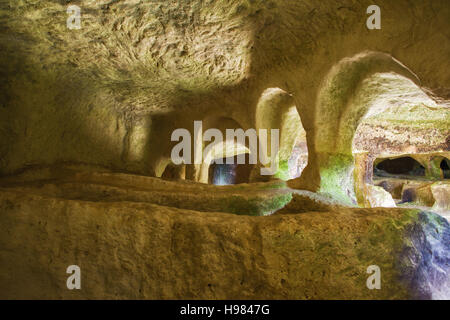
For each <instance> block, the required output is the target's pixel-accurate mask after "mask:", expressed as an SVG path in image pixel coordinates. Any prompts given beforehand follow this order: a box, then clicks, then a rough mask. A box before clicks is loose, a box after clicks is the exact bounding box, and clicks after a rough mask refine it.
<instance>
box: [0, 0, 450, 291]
mask: <svg viewBox="0 0 450 320" xmlns="http://www.w3.org/2000/svg"><path fill="white" fill-rule="evenodd" d="M72 2H73V3H78V4H79V5H80V7H81V9H82V11H81V17H82V21H81V23H82V27H81V29H80V30H69V29H68V28H67V26H66V20H67V17H68V15H67V12H66V9H67V6H68V4H69V3H68V2H67V1H65V0H40V1H35V0H21V1H1V2H0V30H1V32H0V229H1V230H0V288H1V289H0V297H3V298H93V299H95V298H185V299H188V298H224V299H225V298H236V299H237V298H254V299H256V298H269V299H271V298H273V299H276V298H290V299H312V298H323V299H331V298H361V299H366V298H369V299H371V298H375V299H376V298H388V299H394V298H424V299H429V298H433V299H439V298H449V297H450V296H449V290H448V286H449V256H448V255H449V250H450V249H449V244H450V241H449V235H448V234H449V225H448V222H447V220H446V219H444V218H442V216H444V217H447V218H449V216H450V214H449V212H450V211H449V210H450V207H449V199H450V196H449V188H448V180H447V182H446V181H445V179H448V178H449V175H450V169H449V157H450V103H449V100H450V81H449V70H450V59H448V58H449V57H450V42H449V41H448V39H449V38H450V34H449V32H450V19H448V17H449V16H450V6H449V5H448V0H434V1H425V0H423V1H409V0H396V1H392V0H378V1H377V4H378V5H379V6H380V7H381V8H382V29H381V30H368V29H367V27H366V19H367V14H366V10H367V7H368V6H369V5H371V4H373V3H372V2H373V1H371V0H367V1H366V0H361V1H353V0H342V1H339V3H338V2H329V1H317V0H314V1H313V0H298V1H291V0H276V1H270V0H254V1H248V0H215V1H209V0H192V1H175V0H155V1H136V0H121V1H115V0H114V1H110V0H95V1H94V0H87V1H70V3H72ZM194 121H202V123H203V129H204V130H207V129H212V128H216V129H217V130H219V131H220V132H221V133H222V134H223V133H224V132H225V131H226V129H238V128H239V129H243V130H248V129H255V130H260V129H263V130H271V129H279V130H280V131H279V134H280V149H279V150H278V152H277V154H276V157H277V159H278V160H279V161H278V164H279V166H278V168H277V170H276V172H275V174H274V175H273V176H263V175H261V174H260V172H261V169H264V168H265V167H267V166H268V164H266V163H262V161H261V160H262V159H259V160H258V163H257V164H254V167H252V168H246V170H245V175H246V176H247V175H248V179H247V177H246V179H243V180H242V181H244V180H245V182H247V180H248V181H249V182H250V183H244V184H240V185H232V186H213V185H211V184H208V183H211V182H213V181H215V180H214V170H215V167H214V166H211V161H212V160H214V159H215V158H216V157H217V154H220V152H217V151H218V150H222V151H223V150H225V151H226V152H225V153H226V154H222V156H221V158H226V157H235V156H237V155H240V154H244V153H245V154H247V153H248V152H249V148H248V146H247V145H240V146H238V148H237V149H239V150H237V149H236V150H235V149H234V148H231V147H230V141H224V142H223V144H221V145H219V146H218V147H217V150H213V151H212V152H210V153H208V154H207V155H206V158H207V160H208V161H205V163H202V164H183V165H175V164H174V163H173V161H172V159H171V151H172V149H173V147H174V145H175V142H174V141H172V140H171V135H172V133H173V132H174V130H176V129H180V128H185V129H187V131H188V132H189V133H190V134H192V135H193V133H194V128H195V127H194ZM258 138H261V136H258ZM269 140H270V139H269ZM270 143H271V142H270ZM204 146H205V144H204V143H203V142H202V141H200V142H199V141H194V142H193V148H194V149H195V147H197V148H201V147H204ZM233 147H234V146H233ZM265 156H266V157H268V155H265ZM399 157H411V158H412V159H414V161H417V163H418V165H417V166H416V167H415V169H417V170H419V171H420V174H421V176H420V178H417V177H413V178H411V175H410V173H417V170H406V171H405V173H408V174H409V175H408V174H407V176H406V177H404V176H395V174H394V175H389V173H388V175H384V176H383V175H381V176H376V175H377V173H379V171H376V170H374V165H375V167H376V165H377V164H378V163H379V161H383V160H386V159H391V158H399ZM226 169H230V168H229V167H228V168H226ZM241 169H242V168H241ZM233 170H235V171H233ZM219 171H220V170H219ZM422 171H423V172H422ZM211 172H213V173H212V174H211ZM236 172H238V169H237V168H233V169H231V173H230V175H229V176H233V175H235V173H236ZM422 173H423V175H422ZM383 174H385V173H383ZM219 176H220V174H219ZM220 177H222V176H220ZM160 178H162V179H160ZM218 181H219V182H220V184H222V182H223V181H221V180H220V179H218ZM229 181H232V182H233V181H234V182H236V181H239V182H242V181H241V180H238V179H235V180H233V179H230V180H227V181H226V182H229ZM391 198H392V199H391ZM394 205H397V206H398V208H369V207H378V206H392V207H393V206H394ZM358 206H359V207H358ZM414 207H416V209H413V208H414ZM417 208H418V209H417ZM427 210H432V211H434V212H438V213H439V214H441V215H442V216H438V215H436V214H435V213H429V212H428V211H427ZM272 213H274V214H273V215H270V214H272ZM71 264H79V265H80V267H81V269H82V277H83V278H82V279H83V280H82V281H83V282H82V283H83V284H82V286H83V290H81V291H69V290H67V288H66V286H65V285H66V277H67V274H66V273H65V271H66V268H67V266H68V265H71ZM370 265H378V266H379V267H380V268H381V272H382V289H381V290H369V289H367V287H366V279H367V277H368V274H367V273H366V270H367V267H368V266H370Z"/></svg>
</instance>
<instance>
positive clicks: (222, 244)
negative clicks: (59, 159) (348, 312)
mask: <svg viewBox="0 0 450 320" xmlns="http://www.w3.org/2000/svg"><path fill="white" fill-rule="evenodd" d="M83 174H84V177H86V176H89V174H87V173H82V174H78V175H76V176H75V178H77V179H82V177H83ZM47 177H48V176H47ZM100 178H101V179H100ZM84 179H85V178H83V180H84ZM130 183H131V184H132V185H133V186H134V187H133V189H134V188H137V189H139V190H140V194H139V197H138V196H137V195H136V191H131V190H130V189H131V188H130V187H129V186H127V184H130ZM2 185H3V187H2V188H1V190H0V210H1V215H0V220H1V221H0V222H1V223H0V229H1V230H0V231H1V232H0V247H1V248H2V250H1V268H2V272H1V276H0V286H1V288H2V290H1V291H0V297H2V298H39V299H42V298H50V299H57V298H58V299H59V298H66V299H73V298H89V299H92V298H94V299H98V298H108V299H110V298H119V299H125V298H139V299H141V298H146V299H156V298H158V299H181V298H183V299H211V298H214V299H261V298H264V299H282V298H284V299H357V298H359V299H405V298H436V299H438V298H446V297H447V298H448V289H449V273H450V260H449V259H450V257H449V244H450V242H449V238H448V237H449V234H450V233H449V232H450V225H449V223H448V222H447V220H445V219H444V218H442V217H439V216H438V215H436V214H433V213H427V212H420V211H418V210H406V209H389V210H387V209H356V208H355V209H351V208H344V207H339V206H338V205H336V204H333V203H332V202H330V201H329V200H326V199H315V200H316V201H313V200H314V196H313V195H308V193H304V194H303V195H300V196H299V197H300V198H303V199H305V198H309V205H310V207H309V208H307V207H305V205H304V203H305V200H303V204H302V202H298V201H297V202H293V203H292V204H290V205H289V206H288V207H286V210H285V211H284V212H280V213H277V214H275V215H273V216H269V217H250V216H246V215H235V214H229V213H223V211H222V213H221V212H213V211H214V210H212V208H213V207H212V206H213V204H214V203H220V202H221V197H222V196H223V195H224V194H227V193H229V192H232V191H233V190H234V192H235V193H237V192H239V191H238V190H235V187H221V188H219V187H214V186H204V185H201V184H193V183H187V184H185V185H184V188H185V190H186V191H188V190H189V189H191V190H196V193H198V194H200V193H202V194H203V197H204V199H205V202H206V203H209V204H210V205H209V207H208V212H200V211H198V209H200V207H199V206H197V205H195V207H198V209H195V210H189V209H187V206H190V205H191V204H194V203H195V198H194V199H187V198H184V199H183V202H182V203H179V202H178V201H179V200H180V193H179V191H178V192H177V191H175V190H171V187H170V185H167V183H166V182H164V181H161V180H156V179H151V178H145V179H143V178H142V177H139V176H131V175H127V176H125V177H123V176H119V177H115V178H112V176H111V175H107V174H103V175H97V181H96V183H95V184H92V185H91V186H90V188H89V192H86V190H83V189H82V190H78V188H76V189H77V192H74V191H73V187H72V186H71V185H70V184H69V183H68V182H65V183H60V184H58V185H57V187H56V186H55V182H54V181H52V180H48V179H46V180H41V182H37V183H33V184H32V185H30V183H27V184H25V185H24V182H23V178H22V181H16V182H15V183H13V182H12V181H11V179H10V180H9V181H7V182H4V183H3V184H2ZM125 187H126V189H127V190H129V194H128V195H127V197H126V198H124V197H121V196H119V195H117V194H116V195H115V196H114V199H111V197H110V196H111V193H112V190H114V189H116V190H120V189H123V188H125ZM180 187H181V186H180ZM205 188H206V189H207V191H208V192H207V193H204V192H203V191H204V190H205ZM212 189H217V190H215V191H214V194H215V195H216V196H214V197H213V198H209V197H208V196H206V194H212V192H213V190H212ZM266 189H267V188H266ZM287 191H288V190H285V192H287ZM155 192H157V194H158V197H154V193H155ZM161 194H164V196H163V197H161ZM159 198H165V204H164V205H162V204H161V202H160V200H159ZM300 198H299V199H300ZM313 203H315V205H314V204H313ZM320 203H322V204H320ZM204 205H206V204H204ZM314 206H315V207H314ZM180 208H181V209H180ZM204 208H205V207H204ZM216 208H217V210H216V211H221V210H219V207H217V206H216ZM306 208H307V211H308V212H304V213H297V212H302V209H306ZM246 209H247V207H246V206H244V207H242V208H237V207H236V208H233V210H237V211H236V212H235V213H244V211H241V210H246ZM330 209H331V210H330ZM289 212H290V213H289ZM72 264H76V265H78V266H80V268H81V270H82V290H74V291H70V290H67V288H66V279H67V274H66V272H65V271H66V268H67V266H68V265H72ZM370 265H378V266H379V267H380V268H381V271H382V289H381V290H369V289H368V288H367V287H366V279H367V277H368V274H367V273H366V270H367V267H368V266H370Z"/></svg>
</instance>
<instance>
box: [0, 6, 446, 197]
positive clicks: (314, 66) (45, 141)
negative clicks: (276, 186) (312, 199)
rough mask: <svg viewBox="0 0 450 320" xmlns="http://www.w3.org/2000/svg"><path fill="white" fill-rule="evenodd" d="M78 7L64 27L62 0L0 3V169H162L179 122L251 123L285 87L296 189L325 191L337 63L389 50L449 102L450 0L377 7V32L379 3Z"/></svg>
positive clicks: (186, 123)
mask: <svg viewBox="0 0 450 320" xmlns="http://www.w3.org/2000/svg"><path fill="white" fill-rule="evenodd" d="M70 3H71V4H77V5H80V6H81V8H82V29H81V30H68V29H67V28H66V19H67V14H66V8H67V5H68V3H67V2H66V1H48V0H44V1H38V2H36V1H26V0H23V1H2V2H1V4H0V13H1V14H0V27H1V30H2V33H1V36H0V37H1V38H0V46H1V53H0V67H1V70H2V71H1V72H2V77H1V78H2V81H1V83H0V85H1V92H2V93H1V96H0V102H1V106H2V108H1V109H0V132H1V134H2V139H1V143H0V150H1V152H0V163H1V165H0V170H1V173H2V174H9V173H11V172H14V171H16V170H18V169H20V168H22V167H24V166H26V165H30V164H43V163H53V162H61V161H67V162H85V163H89V164H96V165H101V166H106V167H110V168H115V169H118V170H128V171H135V172H140V173H144V174H154V171H155V166H156V164H157V163H158V161H159V159H160V158H161V157H166V156H167V153H168V152H169V151H170V144H168V140H169V137H170V136H169V133H170V132H171V130H170V129H171V128H172V127H173V126H177V127H188V126H189V125H190V124H191V123H192V121H193V120H200V119H202V118H204V117H206V116H210V115H222V116H223V115H228V116H231V117H232V118H233V119H235V120H238V121H239V122H240V123H241V124H242V125H243V126H253V125H254V124H253V121H254V120H253V119H254V113H255V110H256V104H257V101H258V99H259V97H260V96H261V94H262V92H263V91H264V90H265V89H266V88H271V87H278V88H281V89H283V90H285V91H286V92H288V93H290V94H292V95H293V97H294V99H295V105H296V106H297V108H298V111H299V113H300V116H301V118H302V122H303V123H304V125H305V129H306V131H307V139H308V147H309V148H310V159H311V161H310V162H309V163H310V165H309V166H308V168H307V169H306V170H305V173H304V179H303V181H301V183H299V184H298V185H299V186H303V187H308V188H309V189H317V188H318V186H319V184H320V175H319V174H318V169H317V168H315V167H314V166H315V164H316V163H317V155H316V151H315V149H316V148H317V145H316V144H317V143H316V141H315V139H316V129H315V128H316V123H317V121H316V120H317V119H316V117H317V115H316V112H315V109H316V108H317V101H316V98H317V96H318V92H319V88H320V87H321V84H322V82H323V80H324V79H325V77H326V75H327V74H328V73H329V72H330V70H331V69H332V67H333V66H334V65H335V64H337V63H338V62H339V61H341V60H342V59H343V58H345V57H351V56H354V55H356V54H358V53H360V52H363V51H364V50H373V51H379V52H385V53H388V54H391V55H392V56H393V57H395V58H396V59H398V60H399V61H400V62H401V63H403V64H404V65H406V66H407V67H408V68H409V69H410V70H412V71H413V72H414V73H415V74H416V75H417V76H418V78H419V79H420V83H421V84H422V85H423V86H425V87H427V88H430V89H431V90H432V91H433V92H434V93H436V94H437V95H439V96H441V97H444V98H448V96H449V87H450V84H449V83H450V81H449V75H448V72H447V71H446V70H448V69H449V64H450V62H449V60H448V56H449V53H450V44H449V42H448V41H447V39H448V32H450V31H449V30H450V28H449V19H448V16H449V15H450V14H449V10H450V8H449V6H448V4H447V1H446V0H437V1H432V2H430V1H414V2H411V1H406V0H404V1H401V0H400V1H388V0H385V1H381V0H379V1H375V3H376V4H378V5H379V6H380V7H381V9H382V29H381V30H374V31H370V30H368V29H367V28H366V25H365V22H366V18H367V15H366V14H365V12H366V8H367V7H368V6H369V5H371V4H373V3H374V1H357V2H356V1H351V0H347V1H320V2H318V1H294V2H293V1H282V0H280V1H251V2H250V1H246V0H228V1H227V0H221V1H200V0H198V1H181V2H180V1H149V2H140V1H114V2H110V1H71V2H70ZM350 76H351V75H350ZM182 113H183V114H189V117H180V114H182ZM166 141H167V142H166ZM42 150H45V152H42ZM305 182H307V183H305Z"/></svg>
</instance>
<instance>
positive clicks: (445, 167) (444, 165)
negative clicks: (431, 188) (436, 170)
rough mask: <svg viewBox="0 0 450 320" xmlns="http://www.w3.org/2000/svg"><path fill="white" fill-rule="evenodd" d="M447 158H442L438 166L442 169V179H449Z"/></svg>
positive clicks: (449, 170)
mask: <svg viewBox="0 0 450 320" xmlns="http://www.w3.org/2000/svg"><path fill="white" fill-rule="evenodd" d="M449 162H450V161H449V160H448V159H442V161H441V164H440V168H441V170H442V174H443V176H444V179H450V164H449Z"/></svg>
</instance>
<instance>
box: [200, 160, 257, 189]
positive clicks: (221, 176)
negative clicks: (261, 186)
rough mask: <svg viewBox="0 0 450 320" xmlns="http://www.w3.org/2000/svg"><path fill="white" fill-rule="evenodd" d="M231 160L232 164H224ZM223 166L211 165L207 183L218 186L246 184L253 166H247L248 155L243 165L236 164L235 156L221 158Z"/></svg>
mask: <svg viewBox="0 0 450 320" xmlns="http://www.w3.org/2000/svg"><path fill="white" fill-rule="evenodd" d="M227 159H230V160H231V159H232V160H233V164H226V162H227ZM222 162H223V164H217V163H212V164H211V166H210V167H209V183H210V184H215V185H219V186H223V185H229V184H239V183H248V182H249V178H250V172H251V171H252V169H253V167H254V165H253V164H249V155H248V154H246V155H245V164H237V156H235V157H230V158H223V159H222Z"/></svg>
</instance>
